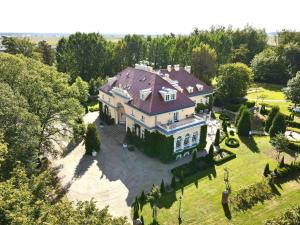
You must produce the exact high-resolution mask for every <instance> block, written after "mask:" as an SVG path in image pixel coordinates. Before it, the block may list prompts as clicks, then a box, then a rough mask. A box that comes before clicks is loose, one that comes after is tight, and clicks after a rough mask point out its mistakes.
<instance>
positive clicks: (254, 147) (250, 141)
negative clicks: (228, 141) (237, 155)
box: [239, 136, 260, 153]
mask: <svg viewBox="0 0 300 225" xmlns="http://www.w3.org/2000/svg"><path fill="white" fill-rule="evenodd" d="M239 139H240V140H241V142H243V144H244V145H246V146H247V148H249V149H250V150H251V151H252V152H255V153H258V152H260V151H259V148H258V147H257V144H256V142H255V140H254V138H253V137H242V136H239Z"/></svg>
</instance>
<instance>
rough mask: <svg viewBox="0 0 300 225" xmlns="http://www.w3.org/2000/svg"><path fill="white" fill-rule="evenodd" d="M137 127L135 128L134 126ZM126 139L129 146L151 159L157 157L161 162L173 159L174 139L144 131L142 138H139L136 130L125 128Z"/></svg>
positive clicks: (156, 132)
mask: <svg viewBox="0 0 300 225" xmlns="http://www.w3.org/2000/svg"><path fill="white" fill-rule="evenodd" d="M136 127H137V126H136ZM126 139H127V142H128V143H129V144H133V145H135V146H137V147H139V148H141V149H143V150H144V152H145V153H146V154H147V155H149V156H152V157H157V158H159V159H160V160H161V161H163V162H168V161H171V160H173V159H174V155H173V153H174V138H173V136H170V137H167V136H165V135H163V134H161V133H159V132H158V131H155V132H150V131H148V130H145V133H144V138H142V137H140V135H139V132H138V129H137V128H136V130H133V131H132V130H130V129H129V128H127V132H126Z"/></svg>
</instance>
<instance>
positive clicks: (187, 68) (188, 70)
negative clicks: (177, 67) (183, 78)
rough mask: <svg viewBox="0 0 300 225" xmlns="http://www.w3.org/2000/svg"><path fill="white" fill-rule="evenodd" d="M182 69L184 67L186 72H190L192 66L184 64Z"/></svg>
mask: <svg viewBox="0 0 300 225" xmlns="http://www.w3.org/2000/svg"><path fill="white" fill-rule="evenodd" d="M184 69H185V71H186V72H188V73H191V70H192V67H191V66H185V67H184Z"/></svg>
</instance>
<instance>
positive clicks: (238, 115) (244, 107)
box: [235, 105, 246, 126]
mask: <svg viewBox="0 0 300 225" xmlns="http://www.w3.org/2000/svg"><path fill="white" fill-rule="evenodd" d="M245 109H246V106H245V105H241V106H240V108H239V112H238V114H237V116H236V119H235V125H236V126H237V125H238V123H239V120H240V118H241V115H242V114H243V111H244V110H245Z"/></svg>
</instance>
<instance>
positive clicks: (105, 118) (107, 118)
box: [99, 102, 115, 125]
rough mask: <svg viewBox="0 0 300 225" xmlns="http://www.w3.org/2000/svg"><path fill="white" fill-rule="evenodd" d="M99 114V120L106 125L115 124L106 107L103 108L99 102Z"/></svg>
mask: <svg viewBox="0 0 300 225" xmlns="http://www.w3.org/2000/svg"><path fill="white" fill-rule="evenodd" d="M99 114H100V119H101V120H103V121H104V122H105V123H107V124H108V125H112V124H114V123H115V120H114V119H113V118H112V117H111V115H110V114H109V111H108V106H107V105H105V106H104V107H103V103H102V102H99Z"/></svg>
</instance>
